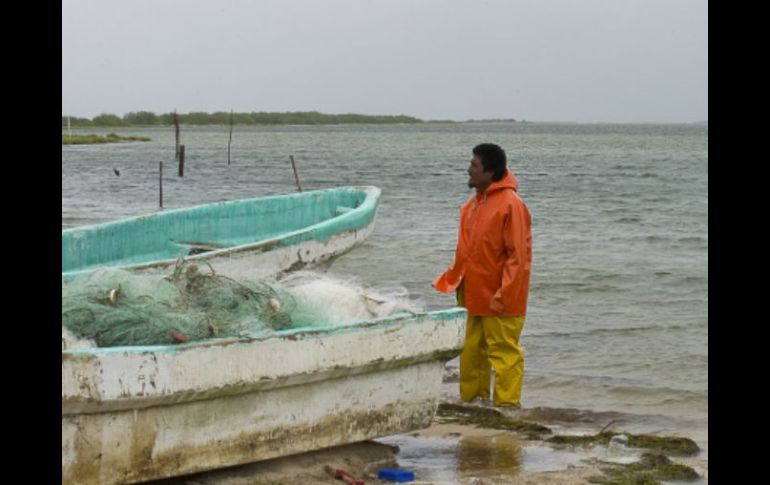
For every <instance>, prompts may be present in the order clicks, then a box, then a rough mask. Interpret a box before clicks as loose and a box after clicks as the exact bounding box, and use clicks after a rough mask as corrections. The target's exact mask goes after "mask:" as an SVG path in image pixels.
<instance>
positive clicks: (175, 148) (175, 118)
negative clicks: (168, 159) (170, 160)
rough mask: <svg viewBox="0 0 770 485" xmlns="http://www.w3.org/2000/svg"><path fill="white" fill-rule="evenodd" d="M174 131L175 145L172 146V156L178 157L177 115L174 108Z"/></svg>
mask: <svg viewBox="0 0 770 485" xmlns="http://www.w3.org/2000/svg"><path fill="white" fill-rule="evenodd" d="M174 132H175V134H176V145H175V146H174V158H175V159H177V160H178V159H179V117H178V116H177V114H176V109H174Z"/></svg>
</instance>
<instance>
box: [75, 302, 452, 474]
mask: <svg viewBox="0 0 770 485" xmlns="http://www.w3.org/2000/svg"><path fill="white" fill-rule="evenodd" d="M464 333H465V311H464V310H462V309H452V310H444V311H441V312H431V313H428V314H421V315H417V316H405V315H401V316H395V317H391V318H387V319H383V320H380V321H370V322H361V323H355V324H345V325H334V326H327V327H321V328H315V329H311V328H305V329H301V330H297V331H287V332H280V333H279V335H277V336H275V337H272V338H262V339H253V340H251V341H243V340H236V339H230V340H219V341H212V342H210V343H204V344H190V345H185V346H177V347H173V346H170V347H144V348H130V347H123V348H113V349H89V350H74V351H65V352H62V476H63V480H64V483H125V482H135V481H143V480H150V479H154V478H161V477H168V476H174V475H180V474H186V473H193V472H197V471H202V470H208V469H214V468H220V467H224V466H231V465H236V464H241V463H247V462H252V461H258V460H264V459H269V458H275V457H279V456H284V455H289V454H294V453H301V452H305V451H309V450H313V449H319V448H324V447H329V446H335V445H340V444H345V443H350V442H355V441H361V440H365V439H370V438H375V437H378V436H385V435H389V434H395V433H402V432H406V431H410V430H414V429H420V428H424V427H427V426H428V425H429V424H430V421H431V419H432V417H433V415H434V413H435V410H436V406H437V405H438V399H439V395H440V385H441V379H442V374H443V368H444V363H445V362H446V361H447V360H449V359H451V358H452V357H454V356H455V355H457V354H458V353H459V351H460V349H461V347H462V344H463V339H464Z"/></svg>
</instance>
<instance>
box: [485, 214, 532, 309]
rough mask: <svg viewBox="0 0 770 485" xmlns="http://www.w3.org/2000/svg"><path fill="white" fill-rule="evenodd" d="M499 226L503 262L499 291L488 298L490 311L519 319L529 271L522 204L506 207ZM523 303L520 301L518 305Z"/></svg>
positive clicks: (528, 226)
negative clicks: (501, 225) (490, 303)
mask: <svg viewBox="0 0 770 485" xmlns="http://www.w3.org/2000/svg"><path fill="white" fill-rule="evenodd" d="M507 212H508V213H507V215H506V218H505V221H504V222H503V242H504V244H505V252H506V260H505V265H504V267H503V279H502V284H501V286H500V289H498V290H497V292H496V293H495V296H494V297H493V298H492V305H491V308H492V309H493V310H494V311H496V312H498V313H500V314H503V315H506V316H521V315H518V314H519V313H521V314H522V315H523V310H522V308H525V307H526V301H525V300H526V298H527V290H528V287H529V275H530V273H531V270H532V230H531V224H532V219H531V215H530V213H529V210H528V209H527V208H526V206H525V205H524V204H522V203H515V202H514V203H512V204H511V205H510V206H509V207H508V211H507ZM522 300H524V301H522Z"/></svg>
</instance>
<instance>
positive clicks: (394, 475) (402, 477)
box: [377, 468, 414, 482]
mask: <svg viewBox="0 0 770 485" xmlns="http://www.w3.org/2000/svg"><path fill="white" fill-rule="evenodd" d="M377 477H379V478H381V479H383V480H389V481H391V482H413V481H414V472H410V471H409V470H400V469H398V468H384V469H382V470H380V471H379V473H377Z"/></svg>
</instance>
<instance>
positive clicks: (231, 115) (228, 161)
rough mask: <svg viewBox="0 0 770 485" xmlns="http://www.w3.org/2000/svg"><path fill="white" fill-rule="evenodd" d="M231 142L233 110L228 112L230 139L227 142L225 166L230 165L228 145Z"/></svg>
mask: <svg viewBox="0 0 770 485" xmlns="http://www.w3.org/2000/svg"><path fill="white" fill-rule="evenodd" d="M232 141H233V110H230V138H229V139H228V140H227V164H228V165H230V143H231V142H232Z"/></svg>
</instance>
